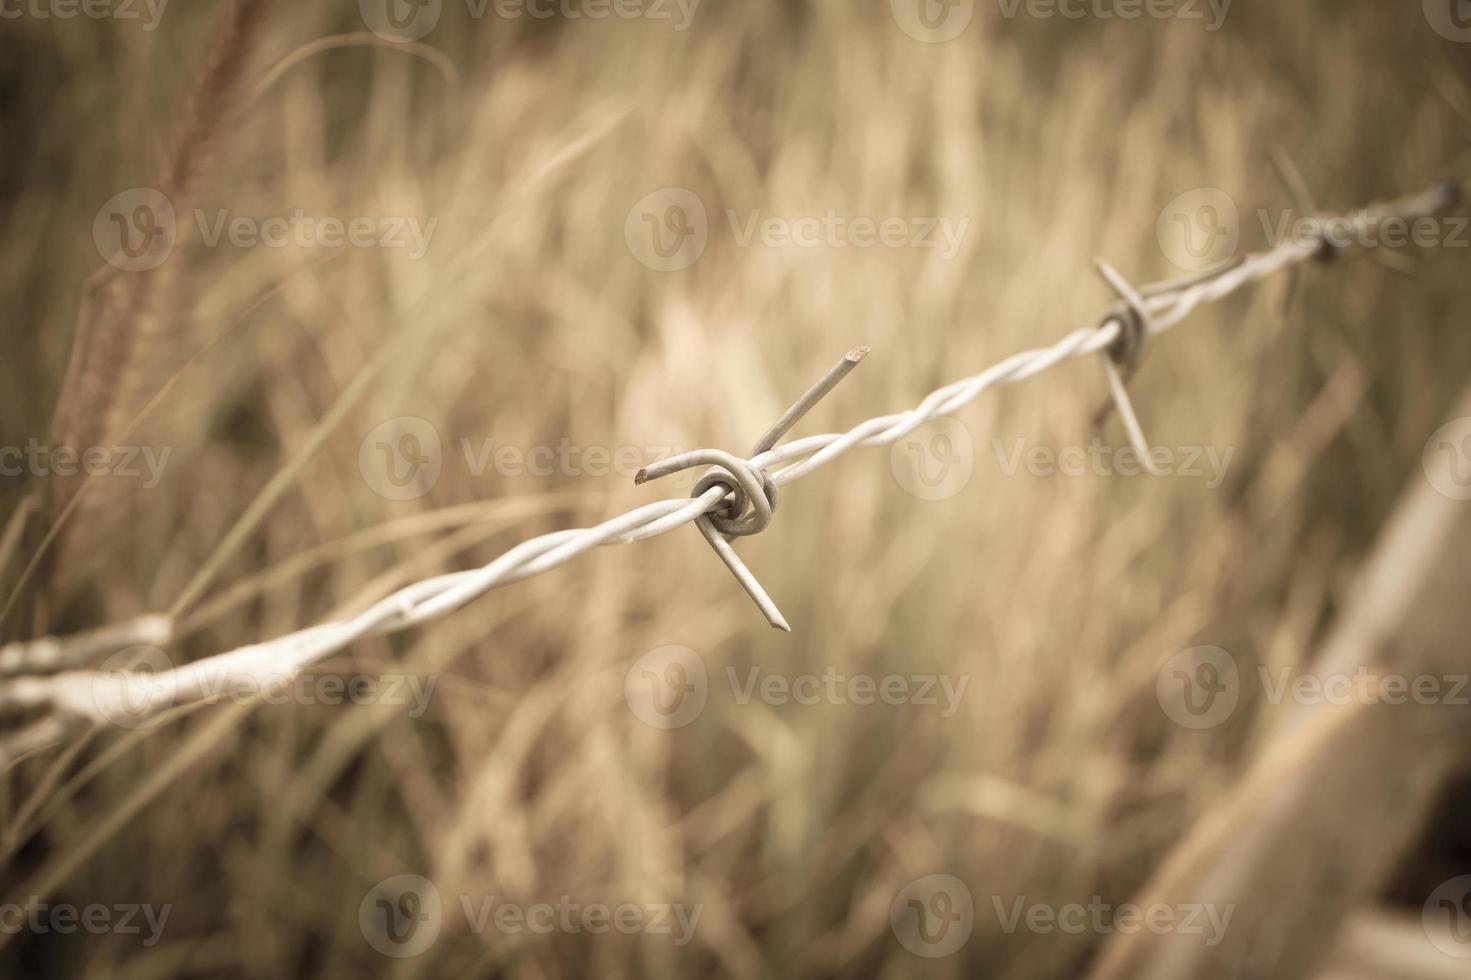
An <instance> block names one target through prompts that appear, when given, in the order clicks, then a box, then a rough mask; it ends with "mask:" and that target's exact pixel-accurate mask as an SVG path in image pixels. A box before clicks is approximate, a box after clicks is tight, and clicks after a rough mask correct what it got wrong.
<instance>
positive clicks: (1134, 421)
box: [1093, 258, 1160, 476]
mask: <svg viewBox="0 0 1471 980" xmlns="http://www.w3.org/2000/svg"><path fill="white" fill-rule="evenodd" d="M1093 265H1094V266H1095V267H1096V268H1097V269H1098V274H1099V275H1101V276H1102V277H1103V279H1104V281H1105V282H1107V283H1108V284H1109V286H1111V287H1113V291H1114V292H1116V293H1118V294H1119V296H1120V298H1122V299H1123V301H1124V306H1123V309H1122V311H1119V312H1115V313H1112V314H1110V315H1109V316H1108V317H1107V318H1105V319H1104V321H1103V328H1101V329H1106V328H1107V327H1108V324H1109V323H1115V324H1117V325H1118V337H1117V338H1116V339H1115V340H1114V342H1113V343H1111V344H1109V345H1108V346H1107V347H1105V348H1104V349H1103V362H1102V363H1103V375H1104V377H1105V378H1107V379H1108V390H1109V393H1110V394H1111V395H1112V396H1113V401H1112V403H1111V404H1112V405H1115V406H1117V408H1118V410H1119V418H1120V419H1122V420H1123V422H1124V431H1125V432H1127V433H1128V435H1129V443H1130V445H1132V446H1133V447H1134V452H1135V454H1136V455H1138V457H1139V463H1140V465H1141V466H1143V467H1144V469H1145V470H1146V471H1147V472H1148V473H1149V474H1150V475H1152V476H1159V475H1160V471H1159V467H1157V466H1155V465H1154V462H1153V461H1152V460H1151V459H1150V458H1149V440H1147V439H1145V438H1144V430H1143V428H1141V427H1140V425H1139V416H1138V415H1136V414H1135V413H1134V402H1133V401H1132V400H1131V399H1130V398H1129V387H1128V385H1129V381H1130V380H1131V379H1132V378H1133V377H1134V372H1135V371H1137V370H1138V369H1139V359H1140V358H1141V357H1143V356H1144V348H1145V346H1146V345H1148V343H1149V338H1150V336H1151V335H1152V334H1153V333H1154V332H1155V327H1154V321H1153V320H1151V319H1150V316H1149V308H1148V306H1146V305H1145V302H1144V297H1143V296H1141V295H1140V294H1139V293H1138V292H1137V291H1136V290H1135V289H1134V287H1133V286H1131V285H1129V282H1128V280H1127V279H1125V278H1124V277H1123V276H1121V275H1119V272H1118V270H1117V269H1115V268H1114V267H1113V266H1111V265H1109V264H1108V263H1107V262H1106V261H1104V260H1103V259H1101V258H1095V259H1094V260H1093ZM1107 415H1108V405H1105V406H1104V408H1103V410H1102V411H1101V412H1100V413H1099V421H1100V422H1101V421H1102V420H1103V419H1104V418H1106V417H1107Z"/></svg>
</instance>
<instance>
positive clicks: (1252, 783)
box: [1090, 391, 1471, 980]
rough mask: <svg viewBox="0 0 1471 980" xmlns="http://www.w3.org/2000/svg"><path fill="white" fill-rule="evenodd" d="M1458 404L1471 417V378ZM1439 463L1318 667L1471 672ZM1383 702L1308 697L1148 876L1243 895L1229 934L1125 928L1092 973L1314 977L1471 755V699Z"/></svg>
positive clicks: (1177, 889)
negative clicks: (1461, 702) (1209, 939)
mask: <svg viewBox="0 0 1471 980" xmlns="http://www.w3.org/2000/svg"><path fill="white" fill-rule="evenodd" d="M1455 414H1456V415H1457V416H1468V415H1471V391H1468V392H1467V394H1466V395H1465V396H1464V397H1463V399H1462V401H1461V403H1460V405H1459V406H1458V408H1457V410H1456V412H1455ZM1449 464H1450V461H1449V460H1447V459H1444V458H1442V457H1433V458H1428V459H1427V462H1426V466H1427V469H1430V468H1432V467H1435V466H1440V467H1443V468H1444V469H1445V470H1446V471H1447V473H1448V470H1449ZM1432 475H1434V474H1433V472H1427V474H1425V475H1422V474H1420V473H1418V472H1417V473H1415V474H1414V476H1413V477H1412V479H1411V487H1410V488H1409V489H1408V490H1406V491H1405V493H1404V495H1403V497H1402V499H1401V501H1400V503H1399V505H1398V507H1397V509H1396V511H1395V513H1394V514H1393V516H1392V517H1391V518H1390V520H1389V522H1388V524H1387V525H1386V527H1385V529H1384V530H1383V532H1382V533H1381V535H1380V539H1379V541H1378V543H1377V545H1376V547H1375V549H1374V551H1373V553H1372V555H1371V556H1370V558H1369V561H1368V563H1367V565H1366V567H1365V569H1364V572H1363V574H1362V576H1361V578H1360V582H1359V584H1358V587H1357V590H1356V595H1355V599H1354V601H1353V602H1351V603H1350V604H1349V605H1348V606H1347V608H1346V609H1345V610H1344V612H1343V614H1342V616H1341V617H1340V619H1339V621H1338V622H1337V624H1336V625H1335V627H1334V628H1333V630H1332V632H1331V633H1330V634H1329V636H1328V638H1327V640H1326V642H1325V643H1324V646H1323V649H1322V651H1321V652H1320V654H1319V656H1318V657H1317V661H1316V664H1315V666H1314V668H1313V671H1312V673H1313V674H1314V675H1315V676H1317V677H1318V678H1326V677H1340V676H1342V677H1354V676H1355V675H1356V674H1357V673H1358V672H1360V671H1364V672H1366V673H1367V675H1368V676H1369V677H1371V678H1375V679H1377V680H1382V679H1383V678H1384V677H1385V676H1386V675H1391V676H1394V677H1402V678H1408V679H1411V680H1412V681H1413V679H1414V678H1417V677H1434V678H1439V679H1442V680H1444V679H1446V678H1447V677H1451V676H1464V675H1466V674H1467V673H1468V672H1471V649H1468V646H1467V642H1466V637H1467V636H1468V635H1471V604H1468V602H1467V596H1468V595H1471V503H1468V502H1465V501H1461V500H1456V499H1452V498H1450V497H1448V496H1446V495H1444V494H1442V493H1440V492H1439V491H1438V490H1437V489H1436V488H1435V486H1434V485H1432V480H1430V479H1427V476H1432ZM1443 475H1444V474H1442V476H1443ZM1442 485H1445V484H1442ZM1441 689H1442V690H1444V689H1445V685H1444V684H1442V686H1441ZM1374 690H1378V688H1377V686H1375V687H1371V691H1374ZM1411 690H1413V688H1411ZM1375 700H1376V699H1375V698H1373V697H1372V696H1370V697H1364V698H1361V699H1359V700H1357V701H1356V702H1354V703H1348V704H1340V705H1333V704H1330V703H1328V702H1327V701H1326V700H1324V699H1319V703H1316V704H1313V705H1302V706H1299V707H1298V708H1296V709H1295V710H1294V712H1293V714H1292V715H1290V716H1289V718H1288V720H1287V723H1286V724H1285V725H1284V728H1283V731H1282V732H1281V733H1280V734H1279V735H1278V736H1277V738H1276V739H1275V741H1274V742H1273V744H1272V745H1271V746H1270V747H1269V748H1268V749H1267V751H1266V752H1265V753H1264V754H1263V756H1262V757H1261V758H1260V759H1259V760H1258V761H1257V762H1256V764H1255V765H1254V766H1253V767H1252V768H1251V769H1250V770H1249V771H1248V772H1247V773H1246V774H1245V775H1244V776H1243V777H1242V779H1241V781H1240V782H1239V783H1238V785H1237V786H1236V787H1235V788H1234V789H1233V790H1232V791H1231V792H1230V793H1228V794H1227V797H1226V798H1225V799H1224V800H1223V801H1221V803H1220V804H1219V805H1218V806H1217V807H1216V808H1214V809H1213V810H1212V812H1211V814H1210V815H1209V816H1208V817H1207V818H1206V819H1204V820H1202V821H1201V822H1200V823H1199V824H1198V825H1197V826H1196V827H1194V828H1193V829H1192V830H1191V832H1190V833H1189V834H1187V835H1186V837H1185V838H1184V840H1182V841H1181V842H1180V843H1179V844H1178V846H1177V847H1176V849H1175V851H1174V853H1173V854H1172V855H1171V856H1170V857H1169V858H1168V859H1167V860H1166V861H1165V862H1164V863H1163V864H1162V865H1161V867H1160V868H1159V869H1158V871H1157V872H1156V875H1155V878H1154V880H1153V881H1151V882H1150V883H1149V884H1148V885H1147V886H1146V887H1145V889H1144V894H1143V896H1141V898H1140V899H1139V902H1140V903H1141V904H1145V905H1148V904H1172V905H1179V904H1184V903H1190V904H1195V903H1199V904H1202V905H1206V906H1214V907H1216V908H1218V909H1224V908H1226V907H1234V911H1233V917H1232V919H1231V925H1230V928H1229V929H1228V930H1227V931H1226V933H1225V937H1224V939H1223V940H1222V941H1221V942H1220V943H1219V944H1218V945H1216V946H1214V947H1208V946H1206V945H1205V943H1204V941H1203V939H1202V937H1201V936H1199V935H1189V934H1185V933H1184V932H1182V931H1172V932H1169V933H1166V934H1152V933H1149V932H1141V933H1138V934H1133V935H1123V934H1115V935H1114V936H1112V937H1111V938H1110V940H1109V942H1108V943H1107V944H1106V945H1105V946H1104V948H1103V952H1102V954H1101V955H1100V957H1099V959H1098V961H1097V962H1096V964H1095V966H1094V968H1093V970H1092V972H1091V974H1090V976H1091V978H1092V980H1173V978H1178V977H1213V978H1219V977H1248V976H1250V977H1258V976H1303V975H1305V974H1306V973H1307V972H1308V971H1309V970H1310V969H1311V968H1312V967H1313V965H1314V964H1316V963H1318V962H1319V961H1320V960H1321V959H1322V957H1323V955H1324V953H1325V952H1326V951H1327V949H1328V948H1329V947H1330V946H1331V945H1332V944H1333V942H1334V941H1335V939H1336V938H1337V936H1338V935H1339V933H1340V930H1341V926H1342V924H1343V923H1344V922H1345V921H1346V919H1347V918H1348V916H1349V914H1350V913H1351V912H1352V911H1353V910H1354V909H1356V908H1359V907H1362V906H1364V905H1366V904H1370V903H1371V902H1372V899H1373V896H1374V893H1375V892H1376V890H1377V889H1379V888H1380V887H1381V886H1382V884H1383V883H1384V880H1385V878H1386V877H1387V875H1388V874H1389V873H1390V872H1391V870H1392V867H1393V864H1394V862H1395V861H1396V860H1397V859H1398V858H1400V857H1401V856H1402V854H1403V853H1404V851H1405V849H1406V847H1407V845H1408V844H1409V843H1410V841H1411V839H1412V838H1413V836H1414V835H1415V834H1416V833H1417V832H1418V831H1420V830H1421V829H1422V827H1423V825H1424V823H1425V821H1426V819H1427V816H1428V813H1427V811H1428V809H1429V807H1430V806H1431V805H1432V803H1433V801H1434V794H1435V793H1436V791H1437V790H1438V789H1439V788H1440V787H1441V785H1442V784H1443V782H1444V779H1445V777H1446V776H1447V774H1448V773H1449V772H1450V771H1451V770H1452V769H1454V768H1455V767H1456V766H1458V765H1462V764H1464V763H1465V762H1466V760H1467V758H1468V756H1471V738H1468V737H1467V730H1468V727H1471V717H1468V715H1467V712H1466V711H1465V709H1464V708H1456V707H1455V706H1453V705H1448V704H1418V703H1414V701H1413V699H1412V700H1411V703H1404V704H1392V703H1385V702H1382V701H1379V702H1376V703H1372V704H1371V703H1368V702H1370V701H1375ZM1447 700H1449V699H1447ZM1350 701H1353V699H1350Z"/></svg>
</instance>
